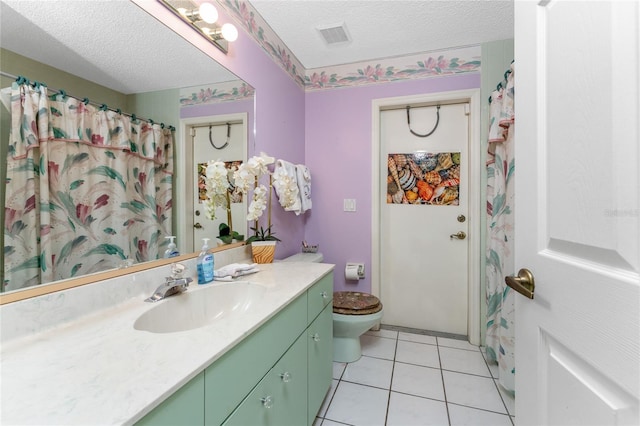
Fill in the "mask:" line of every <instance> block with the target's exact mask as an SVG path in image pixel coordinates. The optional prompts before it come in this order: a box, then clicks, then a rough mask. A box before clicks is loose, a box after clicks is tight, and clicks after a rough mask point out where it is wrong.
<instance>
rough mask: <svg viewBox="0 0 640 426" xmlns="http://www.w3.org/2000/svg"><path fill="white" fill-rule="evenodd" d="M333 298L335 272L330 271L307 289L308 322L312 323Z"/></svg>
mask: <svg viewBox="0 0 640 426" xmlns="http://www.w3.org/2000/svg"><path fill="white" fill-rule="evenodd" d="M332 299H333V273H329V274H327V275H325V276H324V277H322V278H321V279H320V281H318V282H317V283H315V284H314V285H313V286H311V288H309V290H307V324H311V322H312V321H313V320H314V319H315V318H316V317H317V316H318V314H319V313H320V312H322V310H323V309H324V307H325V306H327V305H328V304H329V303H330V302H331V300H332Z"/></svg>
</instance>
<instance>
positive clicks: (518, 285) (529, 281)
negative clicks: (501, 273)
mask: <svg viewBox="0 0 640 426" xmlns="http://www.w3.org/2000/svg"><path fill="white" fill-rule="evenodd" d="M504 281H505V282H506V283H507V285H508V286H509V287H511V288H512V289H514V290H515V291H517V292H518V293H520V294H521V295H523V296H525V297H528V298H529V299H533V292H534V290H535V288H536V284H535V282H534V280H533V274H532V273H531V271H530V270H528V269H525V268H523V269H520V270H519V271H518V276H517V277H512V276H509V277H505V278H504Z"/></svg>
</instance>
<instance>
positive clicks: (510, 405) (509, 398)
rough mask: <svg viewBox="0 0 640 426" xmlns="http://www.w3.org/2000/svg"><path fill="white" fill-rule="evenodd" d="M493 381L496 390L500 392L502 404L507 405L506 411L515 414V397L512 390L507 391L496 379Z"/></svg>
mask: <svg viewBox="0 0 640 426" xmlns="http://www.w3.org/2000/svg"><path fill="white" fill-rule="evenodd" d="M495 383H496V386H497V387H498V392H500V395H501V396H502V400H503V401H504V405H506V406H507V412H508V413H509V415H511V416H515V415H516V399H515V397H514V394H513V392H509V391H507V390H505V389H504V388H503V387H502V386H500V384H499V383H498V381H497V380H496V381H495Z"/></svg>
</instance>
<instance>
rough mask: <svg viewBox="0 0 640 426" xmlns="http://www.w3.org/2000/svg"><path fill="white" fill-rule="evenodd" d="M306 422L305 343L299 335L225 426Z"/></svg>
mask: <svg viewBox="0 0 640 426" xmlns="http://www.w3.org/2000/svg"><path fill="white" fill-rule="evenodd" d="M306 419H307V342H306V334H304V333H303V334H302V336H301V337H300V338H298V340H296V342H295V343H294V344H293V346H291V348H290V349H289V350H288V351H287V352H286V353H285V354H284V355H283V356H282V358H281V359H280V361H278V363H277V364H276V365H275V366H274V367H273V368H272V369H271V370H269V372H268V373H267V375H266V376H265V377H264V378H263V379H262V381H260V383H258V386H256V387H255V389H254V390H253V391H252V392H251V393H250V394H249V396H247V398H246V399H245V400H244V401H243V402H242V404H240V406H239V407H238V408H237V409H236V411H234V412H233V414H231V416H230V417H229V418H228V419H227V420H226V421H225V422H224V425H225V426H247V425H251V426H263V425H264V426H267V425H270V426H287V425H291V426H300V425H304V424H305V423H306Z"/></svg>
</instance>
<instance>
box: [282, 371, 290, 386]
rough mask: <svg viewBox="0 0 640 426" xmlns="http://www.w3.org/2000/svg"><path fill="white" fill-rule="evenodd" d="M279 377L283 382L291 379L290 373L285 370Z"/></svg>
mask: <svg viewBox="0 0 640 426" xmlns="http://www.w3.org/2000/svg"><path fill="white" fill-rule="evenodd" d="M280 378H281V379H282V381H283V382H285V383H289V382H290V381H291V373H289V372H288V371H285V372H284V373H282V374H280Z"/></svg>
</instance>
